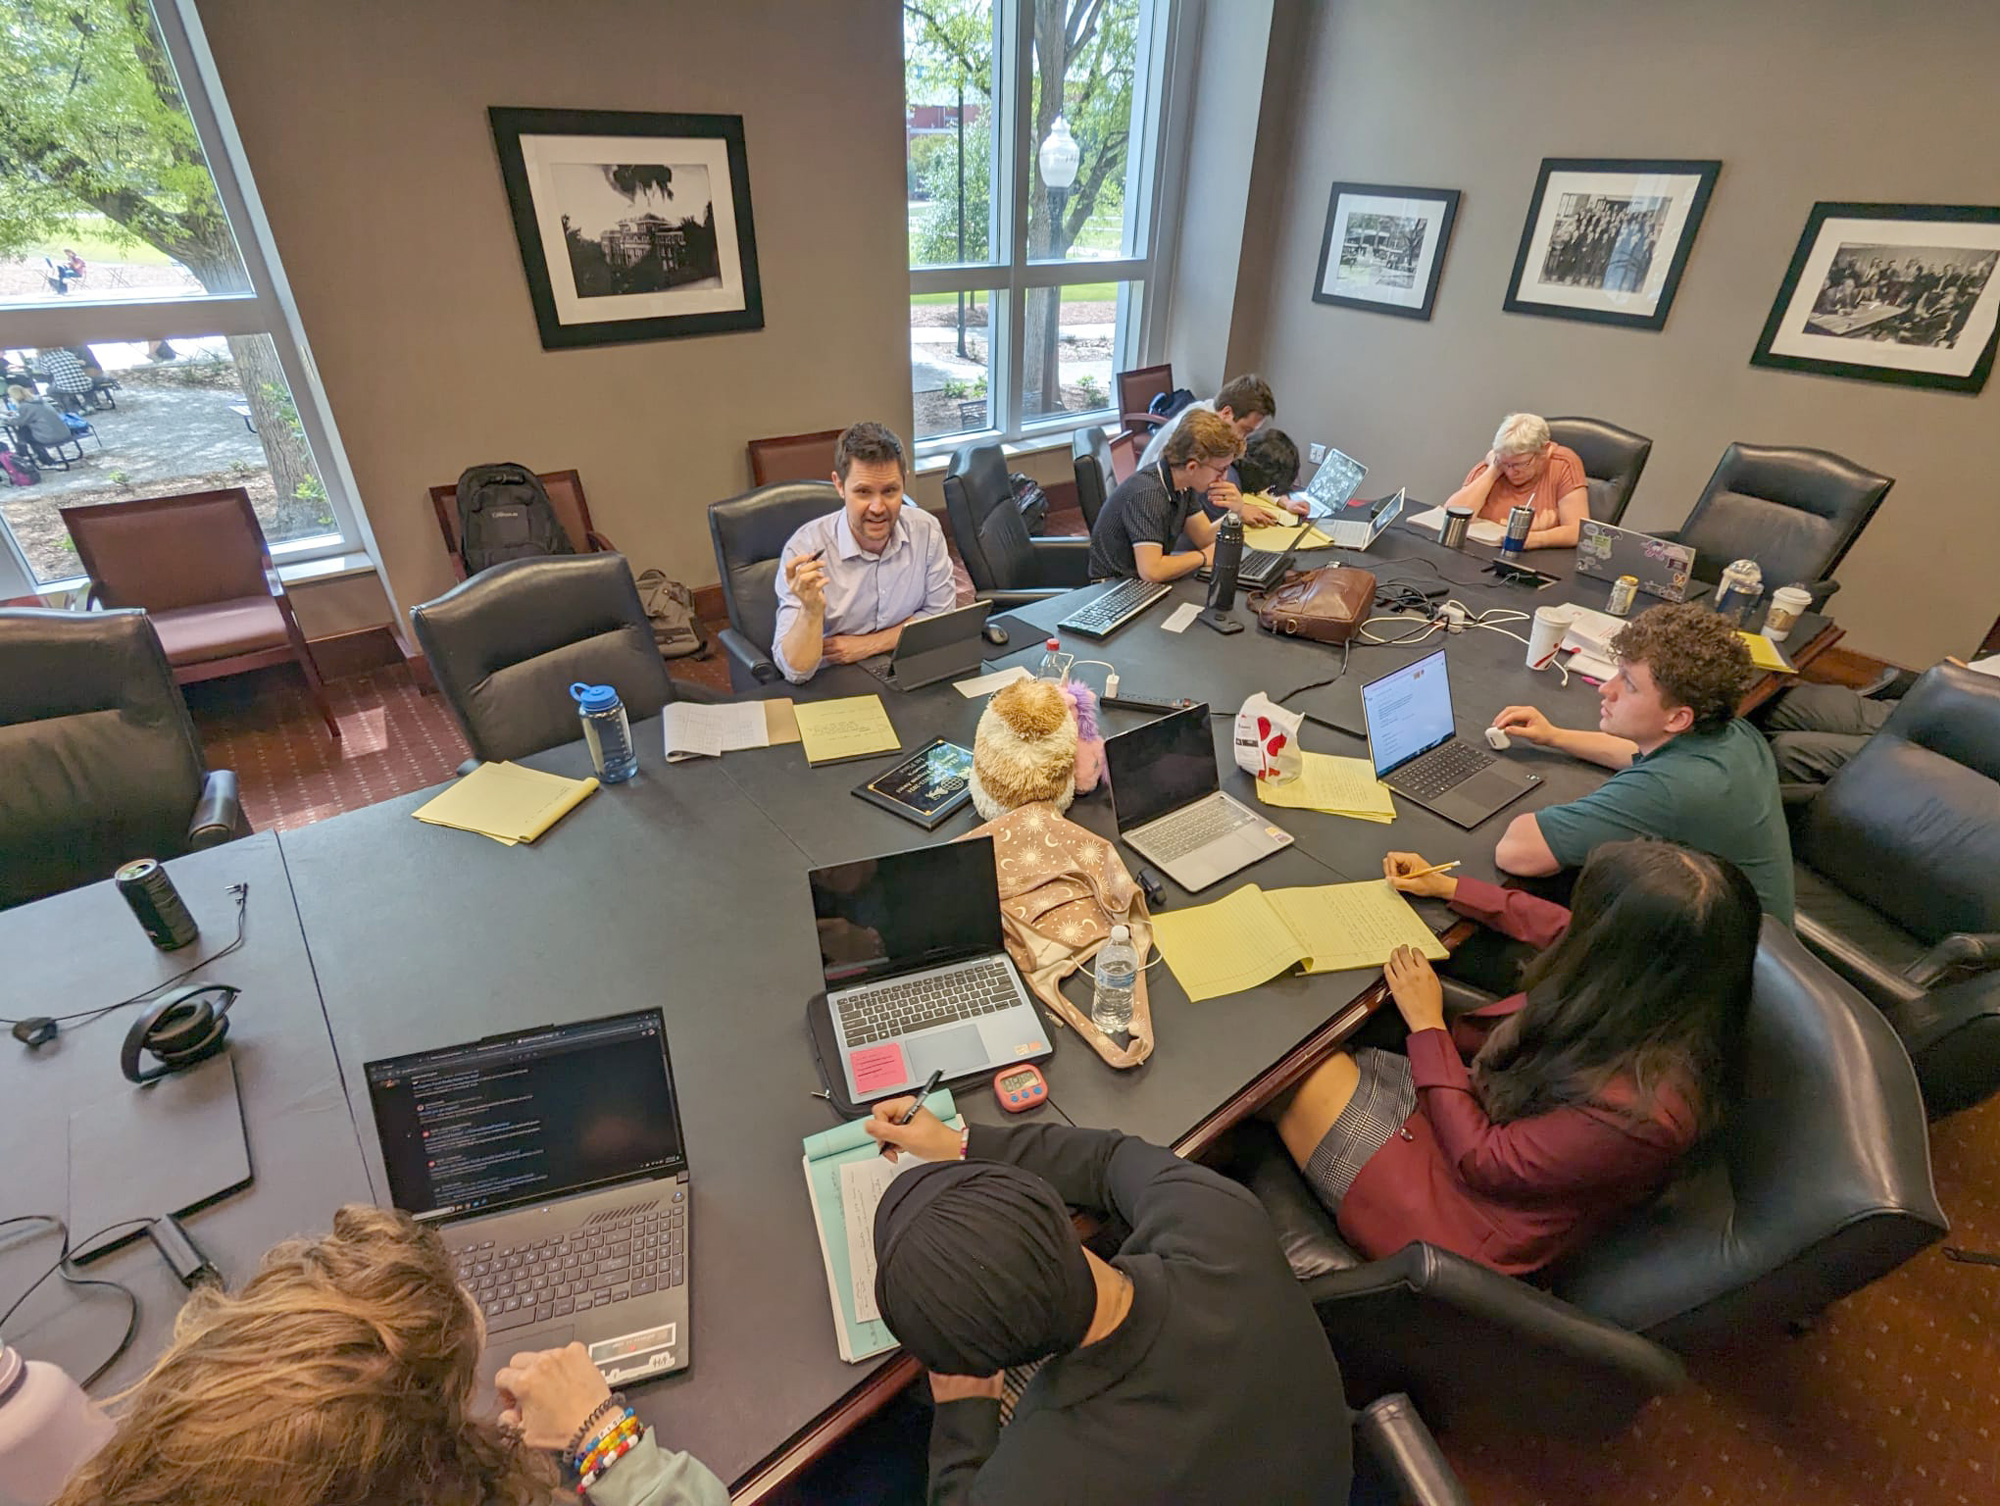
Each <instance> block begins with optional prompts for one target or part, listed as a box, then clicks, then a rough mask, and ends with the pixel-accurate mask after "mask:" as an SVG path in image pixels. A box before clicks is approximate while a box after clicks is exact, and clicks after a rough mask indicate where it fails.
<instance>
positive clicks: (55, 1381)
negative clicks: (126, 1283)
mask: <svg viewBox="0 0 2000 1506" xmlns="http://www.w3.org/2000/svg"><path fill="white" fill-rule="evenodd" d="M111 1432H112V1427H111V1419H110V1418H108V1417H106V1416H105V1415H104V1414H103V1413H102V1412H100V1411H98V1409H97V1403H95V1402H94V1401H92V1400H91V1399H90V1398H89V1397H88V1396H85V1395H84V1394H83V1388H82V1387H81V1386H79V1385H78V1384H77V1383H76V1382H75V1381H73V1380H71V1379H70V1378H69V1377H68V1376H67V1375H65V1374H64V1373H63V1372H62V1371H60V1370H58V1369H57V1368H56V1367H55V1366H54V1365H49V1364H44V1363H43V1362H42V1361H40V1360H27V1359H23V1358H22V1357H21V1354H20V1352H19V1351H18V1350H13V1349H9V1348H8V1347H7V1346H6V1345H5V1344H0V1500H6V1501H20V1502H22V1503H24V1506H48V1503H49V1502H50V1501H53V1500H54V1499H55V1498H56V1497H57V1495H59V1494H60V1493H61V1492H62V1488H63V1484H64V1482H65V1481H67V1480H68V1479H69V1477H70V1476H71V1475H72V1474H74V1473H75V1472H76V1469H77V1467H78V1466H79V1465H81V1464H82V1463H83V1462H84V1461H85V1460H87V1459H89V1458H90V1456H91V1455H93V1454H95V1453H96V1452H97V1451H98V1450H99V1449H101V1448H103V1447H104V1445H105V1444H106V1443H107V1442H109V1441H110V1438H111Z"/></svg>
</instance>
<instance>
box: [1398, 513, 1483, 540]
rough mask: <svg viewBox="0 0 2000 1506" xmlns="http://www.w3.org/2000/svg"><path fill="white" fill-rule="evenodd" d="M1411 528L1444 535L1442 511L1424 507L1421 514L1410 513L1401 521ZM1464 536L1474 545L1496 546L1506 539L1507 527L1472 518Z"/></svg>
mask: <svg viewBox="0 0 2000 1506" xmlns="http://www.w3.org/2000/svg"><path fill="white" fill-rule="evenodd" d="M1403 521H1404V522H1406V523H1408V524H1409V525H1410V526H1411V527H1412V528H1421V529H1423V530H1424V531H1425V532H1426V533H1433V534H1438V535H1440V536H1441V535H1442V534H1443V533H1444V509H1443V508H1442V507H1426V508H1425V509H1424V510H1423V511H1422V512H1419V513H1412V514H1411V515H1410V516H1409V517H1407V518H1405V519H1404V520H1403ZM1465 536H1466V537H1467V538H1468V539H1470V540H1472V542H1473V543H1475V544H1497V543H1499V542H1500V541H1501V540H1502V539H1504V538H1506V537H1507V525H1506V524H1505V523H1495V522H1493V521H1491V520H1490V519H1487V518H1474V519H1473V520H1472V522H1471V523H1470V524H1468V525H1467V527H1466V530H1465Z"/></svg>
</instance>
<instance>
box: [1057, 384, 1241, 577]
mask: <svg viewBox="0 0 2000 1506" xmlns="http://www.w3.org/2000/svg"><path fill="white" fill-rule="evenodd" d="M1242 453H1243V439H1242V436H1240V435H1239V434H1238V433H1237V432H1236V429H1235V426H1234V425H1232V424H1231V423H1230V422H1229V421H1228V420H1227V419H1224V418H1220V417H1218V416H1217V415H1215V414H1213V413H1207V412H1199V411H1198V412H1194V413H1190V414H1188V416H1187V417H1186V418H1185V419H1184V420H1182V422H1181V425H1180V427H1179V428H1177V429H1175V430H1174V433H1173V437H1172V438H1171V439H1169V440H1168V441H1167V445H1166V450H1165V452H1164V453H1163V454H1162V455H1161V457H1160V458H1159V459H1158V460H1157V461H1155V462H1154V463H1153V464H1151V465H1148V466H1141V467H1140V468H1139V469H1138V470H1136V471H1134V472H1133V473H1132V474H1131V475H1130V476H1127V477H1126V478H1125V479H1124V480H1123V481H1122V482H1120V483H1119V484H1118V487H1117V489H1116V490H1115V491H1113V492H1112V493H1111V495H1110V496H1108V497H1106V498H1105V499H1104V506H1103V507H1102V508H1101V509H1100V510H1099V511H1098V514H1097V522H1096V524H1095V526H1093V527H1092V528H1091V530H1090V578H1091V579H1092V580H1114V579H1122V578H1129V577H1131V576H1135V575H1136V576H1138V577H1139V578H1140V579H1141V580H1154V581H1168V580H1179V579H1180V578H1181V577H1182V576H1183V575H1191V574H1193V573H1194V572H1195V571H1196V570H1199V569H1200V568H1201V567H1202V566H1203V565H1205V564H1207V563H1208V562H1209V561H1210V560H1211V559H1212V558H1214V555H1215V524H1214V522H1213V521H1212V520H1211V519H1210V518H1209V517H1208V515H1207V514H1206V513H1204V512H1203V511H1202V506H1201V503H1202V499H1203V498H1204V497H1206V496H1207V495H1208V494H1209V492H1210V491H1211V489H1213V488H1214V487H1216V486H1217V485H1219V484H1220V483H1221V481H1222V478H1223V476H1224V475H1225V474H1227V472H1228V470H1229V467H1230V464H1231V463H1232V462H1233V461H1234V460H1235V459H1236V457H1237V456H1239V455H1241V454H1242ZM1230 490H1231V491H1232V492H1233V491H1234V490H1235V488H1233V487H1232V488H1230ZM1183 534H1185V535H1186V537H1187V541H1188V542H1189V543H1190V544H1192V545H1193V546H1194V547H1193V548H1192V549H1182V550H1176V549H1175V548H1174V546H1175V544H1176V543H1178V542H1179V541H1180V539H1181V536H1182V535H1183Z"/></svg>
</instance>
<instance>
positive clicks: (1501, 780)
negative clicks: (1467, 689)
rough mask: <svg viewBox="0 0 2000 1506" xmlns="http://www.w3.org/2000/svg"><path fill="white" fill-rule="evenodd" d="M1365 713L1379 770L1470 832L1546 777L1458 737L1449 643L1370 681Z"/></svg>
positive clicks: (1409, 794) (1363, 694)
mask: <svg viewBox="0 0 2000 1506" xmlns="http://www.w3.org/2000/svg"><path fill="white" fill-rule="evenodd" d="M1361 714H1362V717H1363V718H1364V719H1365V721H1366V723H1367V726H1368V756H1369V759H1370V760H1371V761H1372V762H1373V763H1374V765H1375V777H1376V778H1377V779H1379V780H1381V781H1382V782H1383V783H1384V784H1386V785H1388V786H1389V788H1390V789H1392V790H1394V791H1395V792H1396V793H1397V794H1399V795H1402V796H1405V797H1407V798H1408V799H1411V800H1414V801H1416V802H1417V804H1419V805H1421V806H1423V807H1424V809H1426V810H1431V811H1436V812H1437V813H1438V814H1439V815H1440V816H1443V817H1444V818H1445V820H1447V821H1450V822H1453V823H1454V824H1456V825H1459V826H1463V827H1465V828H1466V829H1467V830H1468V831H1470V830H1471V829H1472V828H1473V827H1475V826H1477V825H1478V824H1479V823H1480V822H1481V821H1484V820H1485V819H1486V818H1487V817H1488V816H1490V815H1492V814H1493V813H1494V812H1495V811H1497V810H1499V809H1500V808H1501V807H1502V806H1504V805H1507V804H1510V803H1511V802H1513V801H1515V800H1518V799H1520V798H1521V796H1523V795H1525V794H1527V793H1528V791H1529V790H1532V789H1533V788H1534V787H1535V786H1536V785H1538V784H1540V783H1541V782H1542V776H1541V775H1539V774H1530V773H1529V772H1528V771H1527V770H1526V769H1523V768H1521V767H1520V766H1518V765H1516V764H1513V763H1509V762H1508V761H1506V760H1505V759H1503V758H1500V757H1497V756H1496V755H1495V754H1494V753H1492V752H1491V751H1490V750H1488V749H1487V748H1484V747H1481V746H1478V745H1475V744H1473V743H1469V742H1466V741H1464V740H1463V739H1461V738H1460V737H1459V736H1458V721H1457V718H1456V717H1455V716H1454V715H1453V713H1452V709H1451V677H1450V675H1448V674H1447V673H1446V672H1445V667H1444V650H1443V649H1439V650H1438V651H1437V652H1436V653H1434V654H1426V655H1425V656H1424V657H1423V658H1421V659H1419V660H1417V662H1416V663H1414V664H1406V665H1404V666H1403V667H1402V668H1401V669H1398V670H1392V671H1390V672H1389V673H1388V674H1386V675H1383V676H1381V677H1380V678H1379V679H1374V680H1370V681H1369V682H1368V683H1367V684H1366V685H1363V686H1362V687H1361Z"/></svg>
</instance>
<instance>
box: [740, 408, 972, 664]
mask: <svg viewBox="0 0 2000 1506" xmlns="http://www.w3.org/2000/svg"><path fill="white" fill-rule="evenodd" d="M833 462H834V475H833V483H834V486H835V487H836V488H837V489H838V490H839V492H840V499H841V502H842V503H843V504H844V505H843V507H842V508H841V510H840V511H839V512H835V513H828V514H827V515H826V516H825V517H823V518H814V519H813V520H812V522H810V523H807V524H806V525H805V526H804V527H802V528H800V529H799V531H798V532H797V533H794V534H793V535H792V536H791V538H789V539H787V540H786V541H785V552H784V553H783V554H782V555H781V556H780V557H779V562H778V621H777V631H776V635H775V641H774V642H773V643H772V644H771V658H772V659H773V661H775V662H776V664H777V666H778V668H779V669H780V670H781V671H783V673H784V676H785V678H786V679H787V680H790V681H791V682H792V683H793V684H794V685H803V684H804V683H805V682H806V681H807V680H810V679H811V678H812V677H813V676H814V675H815V674H817V673H818V672H819V667H820V665H822V664H853V663H855V662H856V661H857V660H861V659H866V658H868V657H870V656H871V655H874V654H886V653H888V652H889V651H890V650H891V649H893V648H894V647H895V646H896V640H897V639H898V638H900V637H901V636H902V633H903V627H904V625H905V624H906V623H908V622H911V621H912V620H914V619H915V618H918V617H934V616H936V615H937V614H938V613H940V612H945V611H949V610H950V609H951V607H952V605H953V604H954V602H955V601H956V599H957V598H956V594H955V591H954V588H953V585H952V573H951V554H950V551H949V550H947V549H946V548H945V542H944V528H943V526H942V525H941V524H940V523H939V522H938V520H937V519H936V518H934V517H932V516H931V515H930V514H929V513H927V512H925V511H924V510H923V509H922V508H921V507H905V506H904V505H903V503H904V497H903V483H904V481H905V480H906V479H907V477H906V473H905V471H904V468H903V445H902V441H901V440H899V439H897V438H896V436H895V435H894V434H893V433H891V432H890V431H889V429H887V428H886V427H884V426H883V425H881V424H874V423H859V424H853V425H850V426H849V428H848V429H847V431H846V432H845V433H843V434H842V435H841V436H840V442H839V443H838V444H837V445H836V446H835V447H834V455H833Z"/></svg>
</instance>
